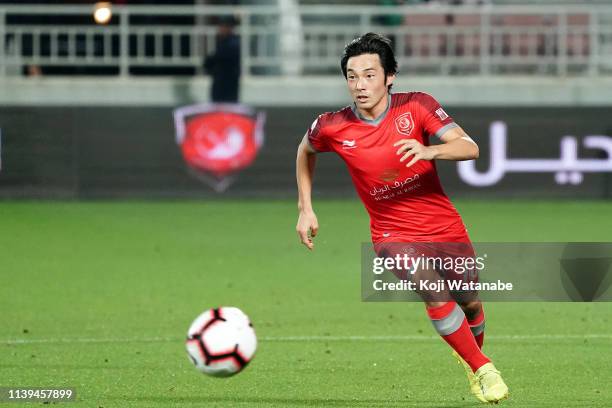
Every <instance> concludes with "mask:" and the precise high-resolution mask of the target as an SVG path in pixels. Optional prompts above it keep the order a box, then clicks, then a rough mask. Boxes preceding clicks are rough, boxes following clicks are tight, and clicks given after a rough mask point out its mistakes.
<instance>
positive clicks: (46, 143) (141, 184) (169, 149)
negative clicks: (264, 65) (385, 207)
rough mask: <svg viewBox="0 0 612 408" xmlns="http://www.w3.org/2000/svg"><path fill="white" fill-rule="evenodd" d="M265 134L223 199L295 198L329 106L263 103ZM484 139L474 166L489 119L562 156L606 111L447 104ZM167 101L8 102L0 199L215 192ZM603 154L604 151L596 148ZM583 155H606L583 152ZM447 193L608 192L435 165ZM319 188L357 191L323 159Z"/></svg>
mask: <svg viewBox="0 0 612 408" xmlns="http://www.w3.org/2000/svg"><path fill="white" fill-rule="evenodd" d="M258 109H259V110H263V111H265V112H266V115H267V120H266V126H265V134H266V140H265V144H264V147H263V149H262V150H261V152H260V154H259V157H258V158H257V160H256V162H255V164H254V165H253V166H252V167H251V168H249V169H247V170H245V171H244V172H242V173H241V174H239V175H238V177H237V178H236V181H235V183H234V184H233V185H232V186H231V187H230V188H229V190H228V191H226V192H225V193H223V195H222V196H226V197H261V198H266V197H295V181H294V180H295V177H294V174H295V169H294V163H295V150H296V147H297V145H298V143H299V141H300V140H301V138H302V136H303V134H304V132H305V130H306V129H307V128H308V127H309V126H310V124H311V123H312V121H313V120H314V118H316V117H317V115H318V114H319V113H321V112H324V111H329V110H334V109H335V108H330V107H312V108H300V107H295V108H278V107H274V108H271V107H269V108H266V107H260V108H258ZM446 110H447V111H448V112H449V114H451V115H452V116H453V117H454V118H455V120H456V121H457V122H458V123H459V124H460V125H461V126H462V127H463V128H464V129H466V131H467V132H468V133H469V134H470V135H471V136H472V137H473V138H474V139H475V140H477V142H478V143H479V145H480V149H481V157H480V159H478V162H477V163H478V165H477V168H478V169H479V170H481V171H485V170H486V169H487V166H488V157H489V149H488V144H489V143H488V139H489V136H488V134H489V125H490V123H491V122H493V121H495V120H503V121H505V122H506V123H507V125H508V140H509V147H508V155H509V157H510V158H559V141H560V139H561V137H563V136H565V135H573V136H576V137H578V143H579V145H580V141H581V139H582V138H583V137H584V136H586V135H612V110H611V109H610V108H603V107H602V108H516V107H513V108H500V107H496V108H484V107H482V108H453V107H448V108H447V109H446ZM172 111H173V108H172V107H155V108H150V107H147V108H139V107H5V108H3V109H2V110H1V111H0V128H1V129H2V146H1V148H2V170H1V171H0V197H4V198H14V197H41V198H112V197H142V198H155V197H169V198H172V197H212V196H218V194H217V193H215V192H214V191H213V190H212V189H211V188H210V187H208V186H207V185H205V184H202V183H201V182H200V181H198V180H196V179H195V178H194V177H192V176H191V175H190V174H189V173H188V171H187V169H186V166H185V165H184V163H183V161H182V157H181V154H180V151H179V148H178V146H177V145H176V143H175V138H174V137H175V136H174V135H175V132H174V122H173V116H172ZM602 154H603V155H602ZM579 157H581V158H586V157H592V158H602V159H603V158H606V156H605V154H604V153H603V152H598V151H579ZM438 166H439V167H438V168H439V171H440V177H441V179H442V183H443V185H444V187H445V189H446V190H447V192H448V193H449V194H450V195H451V196H455V197H456V196H466V195H470V196H482V197H488V198H494V197H502V198H503V197H538V198H547V197H550V198H556V197H567V198H610V197H611V195H612V194H611V190H612V180H611V179H612V175H611V174H610V173H603V174H589V173H586V174H585V175H584V181H583V182H582V184H580V185H577V186H572V185H563V186H559V185H557V184H556V183H555V181H554V174H552V173H545V174H507V175H506V176H505V177H504V178H503V179H502V180H501V181H500V183H499V184H498V185H496V186H494V187H486V188H474V187H471V186H468V185H466V184H465V183H464V182H463V181H462V180H461V179H460V178H459V176H458V175H457V170H456V163H451V162H442V161H439V162H438ZM315 194H317V195H319V196H329V197H344V196H351V195H353V194H354V193H353V188H352V184H351V183H350V179H349V177H348V173H347V171H346V169H345V168H344V164H343V163H342V162H341V160H340V159H338V158H337V157H336V156H335V155H334V154H322V155H320V156H319V161H318V164H317V173H316V181H315Z"/></svg>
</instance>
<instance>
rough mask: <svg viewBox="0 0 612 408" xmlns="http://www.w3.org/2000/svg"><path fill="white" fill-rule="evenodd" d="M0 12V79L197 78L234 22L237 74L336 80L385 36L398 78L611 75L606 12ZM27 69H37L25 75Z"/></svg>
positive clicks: (610, 25)
mask: <svg viewBox="0 0 612 408" xmlns="http://www.w3.org/2000/svg"><path fill="white" fill-rule="evenodd" d="M92 11H93V10H92V8H91V7H88V6H33V5H30V6H0V39H2V42H1V43H0V76H7V75H11V74H12V75H23V74H27V73H28V71H30V72H32V71H34V72H36V70H37V69H38V70H42V72H43V74H46V73H49V74H53V73H55V74H72V75H74V74H95V75H118V76H135V75H195V74H198V73H200V72H201V70H202V62H203V58H204V57H205V56H206V55H207V54H210V53H212V52H214V50H215V43H216V33H217V21H218V18H219V17H223V16H235V17H237V19H238V21H239V24H238V26H237V27H236V30H235V31H236V33H237V34H238V35H239V36H240V39H241V51H242V52H241V57H242V58H241V61H242V62H241V64H242V73H243V75H304V74H305V75H317V74H330V73H338V72H339V59H340V55H341V53H342V50H343V48H344V46H345V44H346V43H347V42H349V41H350V40H351V39H353V38H354V37H356V36H358V35H361V34H363V33H365V32H368V31H375V32H379V33H382V34H385V35H387V36H389V37H390V38H391V39H392V41H393V46H394V48H395V51H396V56H397V59H398V62H399V64H400V69H401V71H402V72H403V73H415V74H428V75H489V74H532V75H559V76H563V75H610V74H611V73H612V6H610V7H609V6H590V7H573V6H486V7H426V6H418V7H415V6H412V7H411V6H402V7H382V6H377V7H357V6H355V7H351V6H302V7H294V8H289V9H279V8H277V7H270V6H249V7H246V6H245V7H227V6H206V7H199V6H180V7H173V6H154V7H152V6H116V7H114V8H113V13H114V17H113V19H112V20H111V22H110V23H109V24H108V25H96V24H95V23H94V21H93V18H92ZM33 68H35V69H33Z"/></svg>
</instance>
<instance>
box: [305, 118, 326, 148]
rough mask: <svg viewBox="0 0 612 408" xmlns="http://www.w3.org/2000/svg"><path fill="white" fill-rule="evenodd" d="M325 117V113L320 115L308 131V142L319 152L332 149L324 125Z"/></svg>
mask: <svg viewBox="0 0 612 408" xmlns="http://www.w3.org/2000/svg"><path fill="white" fill-rule="evenodd" d="M324 119H325V118H324V115H320V116H319V117H318V118H316V119H315V121H314V122H312V125H311V126H310V128H309V129H308V132H307V133H306V134H307V135H308V143H309V144H310V146H311V147H312V148H313V149H314V150H316V151H317V152H329V151H331V148H330V147H329V140H328V137H327V135H326V134H325V128H324V125H323V122H324Z"/></svg>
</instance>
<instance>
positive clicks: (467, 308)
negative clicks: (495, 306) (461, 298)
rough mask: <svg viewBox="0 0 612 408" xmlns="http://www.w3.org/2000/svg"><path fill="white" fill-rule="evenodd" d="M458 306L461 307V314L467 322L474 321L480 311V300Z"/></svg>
mask: <svg viewBox="0 0 612 408" xmlns="http://www.w3.org/2000/svg"><path fill="white" fill-rule="evenodd" d="M459 306H461V309H463V313H465V316H466V317H467V318H468V320H474V319H475V318H476V316H478V314H479V313H480V310H481V303H480V300H472V301H469V302H466V303H460V304H459Z"/></svg>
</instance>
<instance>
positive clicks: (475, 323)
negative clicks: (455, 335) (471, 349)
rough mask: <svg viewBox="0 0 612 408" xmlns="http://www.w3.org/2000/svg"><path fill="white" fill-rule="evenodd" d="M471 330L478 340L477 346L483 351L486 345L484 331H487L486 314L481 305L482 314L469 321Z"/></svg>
mask: <svg viewBox="0 0 612 408" xmlns="http://www.w3.org/2000/svg"><path fill="white" fill-rule="evenodd" d="M468 324H469V325H470V330H471V331H472V334H473V335H474V338H475V339H476V344H478V347H480V348H481V349H482V344H483V343H484V329H485V314H484V309H483V307H482V305H480V313H478V315H477V316H476V317H475V318H474V320H468Z"/></svg>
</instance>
